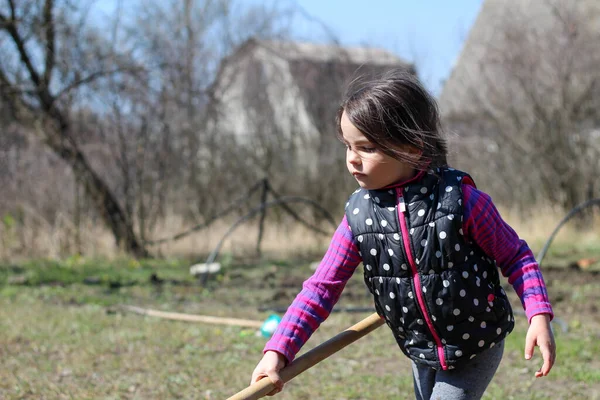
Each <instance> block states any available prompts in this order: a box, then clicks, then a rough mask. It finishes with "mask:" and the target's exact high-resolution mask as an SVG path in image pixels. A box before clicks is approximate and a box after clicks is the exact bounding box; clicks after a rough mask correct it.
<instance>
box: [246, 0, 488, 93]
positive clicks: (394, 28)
mask: <svg viewBox="0 0 600 400" xmlns="http://www.w3.org/2000/svg"><path fill="white" fill-rule="evenodd" d="M248 1H250V0H248ZM252 1H253V2H255V3H257V2H259V0H252ZM482 3H483V0H423V1H416V0H370V1H364V0H362V1H360V0H296V4H298V5H299V6H300V7H302V8H303V9H304V10H305V11H306V12H307V13H308V14H310V15H312V16H314V17H315V18H317V19H319V20H320V21H322V22H323V23H324V24H325V25H327V26H328V27H329V28H330V29H331V30H332V31H333V32H334V33H335V35H336V36H337V38H338V39H339V40H340V42H341V43H342V44H346V45H364V44H367V45H371V46H375V47H382V48H385V49H387V50H390V51H392V52H393V53H395V54H397V55H399V56H401V57H402V58H406V59H408V60H410V61H414V62H415V63H416V65H417V68H418V70H419V74H420V76H421V78H422V79H423V81H424V82H425V84H426V85H427V86H428V88H429V89H430V90H431V91H432V92H433V93H434V94H436V95H437V94H439V92H440V90H441V83H442V81H443V80H444V79H446V78H447V76H448V74H449V73H450V70H451V68H452V65H453V63H454V61H455V60H456V58H457V57H458V55H459V53H460V50H461V48H462V44H463V42H464V39H465V38H466V36H467V34H468V32H469V30H470V28H471V26H472V24H473V22H474V21H475V18H476V17H477V14H478V12H479V9H480V7H481V4H482ZM307 29H310V28H306V27H303V26H302V24H298V25H297V26H295V27H294V30H295V31H298V33H299V34H300V35H301V36H303V37H307V36H308V37H309V36H310V33H308V34H307V32H306V30H307ZM317 41H318V38H317Z"/></svg>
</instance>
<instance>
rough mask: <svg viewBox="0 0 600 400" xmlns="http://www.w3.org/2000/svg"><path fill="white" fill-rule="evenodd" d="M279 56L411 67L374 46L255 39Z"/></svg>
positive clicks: (298, 59)
mask: <svg viewBox="0 0 600 400" xmlns="http://www.w3.org/2000/svg"><path fill="white" fill-rule="evenodd" d="M255 41H256V44H257V45H259V46H263V47H265V48H267V49H269V50H271V51H273V52H274V53H276V54H277V55H279V56H280V57H282V58H284V59H287V60H289V61H300V60H303V61H313V62H331V61H342V62H347V63H351V64H358V65H361V64H370V65H388V66H392V65H393V66H403V67H412V64H411V63H409V62H408V61H406V60H404V59H402V58H400V57H398V56H397V55H395V54H393V53H391V52H389V51H387V50H384V49H380V48H375V47H343V46H340V45H337V44H317V43H308V42H289V41H275V40H255Z"/></svg>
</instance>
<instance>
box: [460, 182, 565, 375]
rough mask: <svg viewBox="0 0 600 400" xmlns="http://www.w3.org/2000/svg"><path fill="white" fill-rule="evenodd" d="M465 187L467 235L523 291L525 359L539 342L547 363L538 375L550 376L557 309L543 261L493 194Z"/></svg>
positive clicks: (529, 357)
mask: <svg viewBox="0 0 600 400" xmlns="http://www.w3.org/2000/svg"><path fill="white" fill-rule="evenodd" d="M462 187H463V200H464V220H463V230H464V232H465V235H466V236H467V237H468V238H470V239H471V240H473V241H474V242H475V243H476V244H477V245H478V246H479V247H481V249H482V250H483V251H484V252H485V253H486V254H487V255H488V256H489V257H491V258H493V259H494V260H496V263H497V265H498V267H500V270H501V271H502V275H504V276H505V277H507V278H508V282H509V283H510V284H511V285H512V286H513V288H514V289H515V292H517V294H518V295H519V298H520V299H521V303H522V304H523V308H525V314H526V315H527V319H528V321H529V329H528V330H527V336H526V338H525V359H526V360H529V359H531V357H532V356H533V350H534V348H535V346H538V347H539V348H540V351H541V353H542V359H543V361H544V363H543V365H542V366H541V367H540V369H539V370H538V371H536V373H535V376H536V378H539V377H541V376H546V375H548V373H549V372H550V370H551V369H552V366H553V365H554V361H555V360H556V344H555V342H554V335H553V334H552V329H551V327H550V320H551V319H552V318H553V317H554V313H553V312H552V306H551V305H550V301H549V300H548V293H547V291H546V285H545V283H544V278H543V277H542V273H541V272H540V268H539V265H538V263H537V262H536V261H535V257H534V256H533V253H532V252H531V250H530V249H529V246H527V243H525V241H523V240H521V239H519V237H518V236H517V234H516V233H515V231H514V230H513V229H512V228H511V227H510V226H509V225H508V224H507V223H506V222H504V220H503V219H502V217H500V213H499V212H498V210H497V209H496V207H495V206H494V203H492V199H491V198H490V196H488V195H487V194H485V193H483V192H481V191H479V190H477V189H475V188H474V187H473V186H471V185H468V184H463V186H462Z"/></svg>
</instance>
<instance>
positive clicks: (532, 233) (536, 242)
mask: <svg viewBox="0 0 600 400" xmlns="http://www.w3.org/2000/svg"><path fill="white" fill-rule="evenodd" d="M501 213H502V216H503V217H504V218H505V220H506V221H507V222H508V223H509V224H510V225H511V226H512V227H513V228H514V229H515V231H516V232H517V233H518V234H519V235H520V236H521V237H522V238H523V239H525V240H526V241H527V242H528V243H529V245H530V247H531V248H532V249H533V250H534V252H536V253H537V252H539V250H540V249H541V248H542V246H543V245H544V243H545V242H546V240H547V239H548V237H549V235H550V233H551V232H552V231H553V230H554V228H555V227H556V225H557V224H558V222H559V221H560V220H561V219H562V218H563V217H564V213H562V212H560V211H557V210H556V209H553V208H551V207H539V208H536V210H535V211H533V212H531V213H529V214H527V217H523V216H522V215H523V214H522V213H519V212H517V211H515V210H510V209H505V208H501ZM340 219H341V217H340ZM189 222H190V221H187V220H185V219H183V218H181V217H179V216H170V217H167V218H166V219H165V220H164V221H163V222H162V223H161V224H160V225H159V226H158V227H157V228H156V229H155V232H154V233H153V234H152V235H151V237H152V238H153V239H161V238H166V237H167V238H168V237H172V236H174V235H176V234H178V233H181V232H184V231H186V230H188V229H189V228H190V227H191V225H190V223H189ZM233 222H234V219H231V220H220V221H218V222H216V223H214V224H212V225H211V226H210V227H209V228H208V229H204V230H200V231H197V232H194V233H192V234H190V235H188V236H186V237H184V238H182V239H179V240H177V241H169V242H166V243H164V244H160V245H151V246H149V249H150V250H151V252H152V253H154V254H157V255H159V256H161V257H185V258H193V259H198V258H202V257H206V256H207V255H208V254H209V253H210V252H211V251H212V250H213V249H214V248H215V246H216V245H217V243H218V242H219V241H220V240H221V238H222V237H223V235H224V234H225V233H226V231H227V230H228V229H229V228H230V227H231V225H232V224H233ZM593 226H600V214H598V213H596V214H595V216H594V218H593ZM321 227H322V229H323V230H325V231H328V232H331V233H333V230H334V229H333V227H332V226H331V225H329V224H327V223H322V224H321ZM76 236H77V235H76V230H75V227H74V226H73V224H72V222H71V221H70V220H69V219H68V218H67V217H65V216H59V217H57V218H56V220H55V221H53V222H52V223H50V222H48V221H45V220H42V219H41V218H36V217H32V216H29V217H25V219H24V221H23V223H22V224H21V225H19V226H13V227H7V224H6V223H5V224H0V260H5V261H6V260H10V261H18V260H22V259H31V258H49V259H61V258H65V257H68V256H70V255H72V254H76V253H78V252H81V254H83V255H85V256H87V257H91V258H94V257H104V258H114V257H121V256H122V255H123V252H122V251H121V250H120V249H119V248H118V247H117V246H116V245H115V243H114V239H113V236H112V235H111V233H110V232H109V231H108V230H106V229H105V228H104V227H103V226H102V225H101V224H100V223H99V221H91V220H86V221H84V222H83V223H82V226H81V228H80V241H79V242H80V243H79V244H78V243H77V239H76ZM257 237H258V221H257V219H254V220H251V221H248V222H246V223H245V224H243V225H241V226H239V227H238V228H237V229H236V230H235V231H234V232H233V234H232V235H231V236H229V237H228V238H227V239H226V240H225V242H224V244H223V247H222V249H221V254H224V253H227V254H230V255H232V256H242V255H247V254H254V252H255V249H256V241H257ZM329 239H330V237H329V236H325V235H320V234H316V233H315V232H314V231H311V230H309V229H307V228H306V227H304V226H302V225H301V224H299V223H297V222H295V221H293V220H283V223H274V222H272V221H267V224H266V229H265V232H264V237H263V242H262V250H263V253H264V254H268V255H269V256H272V257H294V256H296V255H300V254H307V253H308V254H314V255H317V254H320V253H322V252H323V251H324V250H325V249H326V247H327V244H328V243H329ZM597 243H598V230H597V229H596V230H593V229H590V230H587V231H582V230H579V229H578V228H576V227H575V226H574V224H572V223H569V224H567V225H565V226H564V227H563V228H562V229H561V231H560V233H559V234H558V236H557V237H556V239H555V241H554V243H553V245H552V248H553V249H558V250H559V252H560V251H562V250H563V249H568V248H571V249H577V250H586V249H588V248H590V247H597ZM78 250H79V251H78Z"/></svg>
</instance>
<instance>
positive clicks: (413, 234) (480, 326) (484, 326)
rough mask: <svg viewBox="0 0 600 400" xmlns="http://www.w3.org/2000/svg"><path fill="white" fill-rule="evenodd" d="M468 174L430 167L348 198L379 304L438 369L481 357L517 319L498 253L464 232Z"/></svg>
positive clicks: (409, 344)
mask: <svg viewBox="0 0 600 400" xmlns="http://www.w3.org/2000/svg"><path fill="white" fill-rule="evenodd" d="M465 177H468V178H469V180H470V177H469V176H468V175H467V174H466V173H464V172H461V171H457V170H454V169H451V168H447V169H441V170H437V171H436V172H435V173H434V172H433V171H429V173H427V174H425V175H424V177H423V178H422V179H421V180H419V181H418V182H415V183H410V184H408V185H407V186H404V187H399V188H393V189H380V190H365V189H358V190H357V191H355V192H354V193H353V194H352V195H351V196H350V199H349V201H348V203H347V205H346V216H347V219H348V222H349V224H350V229H351V230H352V234H353V236H354V239H355V241H356V242H357V244H358V246H359V249H360V252H361V256H362V259H363V265H364V278H365V283H366V284H367V287H368V288H369V291H370V292H371V293H372V294H373V297H374V300H375V308H376V310H377V312H378V313H379V315H381V316H382V317H383V318H385V320H386V322H387V324H388V326H389V327H390V328H391V330H392V332H393V334H394V337H395V339H396V341H397V343H398V345H399V346H400V348H401V349H402V351H403V352H404V353H405V354H406V355H407V356H408V357H410V358H411V359H412V360H414V361H416V362H420V363H424V364H427V365H429V366H431V367H432V368H436V369H444V370H446V369H453V368H455V367H456V366H457V365H459V364H460V363H461V362H463V361H465V360H469V359H472V358H474V357H476V356H477V354H478V353H480V352H482V351H484V350H485V349H488V348H490V347H493V346H494V345H495V344H496V343H498V342H499V341H501V340H502V339H504V337H506V335H508V333H510V332H511V331H512V329H513V327H514V317H513V314H512V309H511V306H510V303H509V301H508V299H507V297H506V293H505V292H504V290H503V289H502V287H501V286H500V282H499V274H498V268H497V266H496V263H495V261H493V260H491V259H489V258H488V256H487V255H486V254H485V253H484V252H483V251H482V250H481V249H480V248H479V247H478V246H477V245H476V244H475V243H470V242H469V241H468V240H467V239H466V238H465V236H464V235H463V229H462V228H463V227H462V224H463V205H462V181H463V179H464V178H465ZM471 182H472V180H471Z"/></svg>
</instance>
